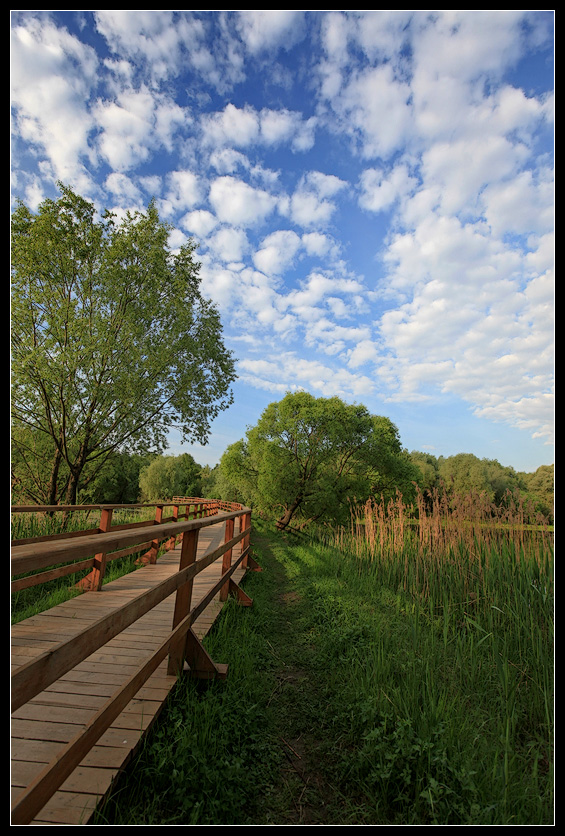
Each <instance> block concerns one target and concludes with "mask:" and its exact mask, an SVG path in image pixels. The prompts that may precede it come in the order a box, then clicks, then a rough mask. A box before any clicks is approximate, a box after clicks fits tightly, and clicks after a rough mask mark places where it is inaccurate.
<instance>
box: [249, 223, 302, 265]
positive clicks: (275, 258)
mask: <svg viewBox="0 0 565 836" xmlns="http://www.w3.org/2000/svg"><path fill="white" fill-rule="evenodd" d="M300 246H301V241H300V238H299V237H298V235H297V234H296V232H293V231H292V230H289V229H279V230H277V231H276V232H272V233H271V234H270V235H267V237H266V238H264V239H263V240H262V241H261V244H260V247H259V249H258V250H257V251H256V252H255V253H254V254H253V263H254V264H255V266H256V267H257V269H258V270H261V272H263V273H266V274H267V275H270V274H274V275H281V274H282V273H284V272H285V271H286V270H288V269H289V267H291V265H292V264H293V262H294V258H295V256H296V254H297V252H298V250H299V249H300Z"/></svg>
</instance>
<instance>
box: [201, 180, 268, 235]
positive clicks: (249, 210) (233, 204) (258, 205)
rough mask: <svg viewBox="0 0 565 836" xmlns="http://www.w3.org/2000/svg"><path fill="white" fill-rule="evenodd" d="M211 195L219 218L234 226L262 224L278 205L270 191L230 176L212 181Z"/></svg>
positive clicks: (211, 201) (211, 200)
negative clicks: (255, 187) (256, 187)
mask: <svg viewBox="0 0 565 836" xmlns="http://www.w3.org/2000/svg"><path fill="white" fill-rule="evenodd" d="M209 197H210V203H211V204H212V207H213V209H214V211H215V213H216V216H217V217H218V218H219V220H220V221H222V222H224V223H227V224H233V225H234V226H253V225H255V224H260V223H261V222H262V221H264V220H265V218H267V217H268V215H270V214H271V213H272V212H273V211H274V209H275V207H276V205H277V200H276V198H275V197H273V196H272V195H270V194H269V193H268V192H266V191H264V190H262V189H254V188H253V187H252V186H249V185H248V184H247V183H245V182H244V181H243V180H238V179H236V178H235V177H228V176H225V177H218V178H216V179H215V180H214V181H213V182H212V184H211V186H210V196H209Z"/></svg>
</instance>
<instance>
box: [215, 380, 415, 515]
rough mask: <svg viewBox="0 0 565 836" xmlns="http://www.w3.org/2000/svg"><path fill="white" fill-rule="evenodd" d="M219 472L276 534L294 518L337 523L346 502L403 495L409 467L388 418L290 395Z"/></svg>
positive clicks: (249, 434) (268, 410)
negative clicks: (399, 491)
mask: <svg viewBox="0 0 565 836" xmlns="http://www.w3.org/2000/svg"><path fill="white" fill-rule="evenodd" d="M220 472H221V473H222V475H223V478H224V479H225V480H226V482H227V483H228V484H229V485H230V486H232V488H233V489H234V490H237V491H238V492H240V494H241V497H242V499H243V500H244V501H246V502H248V503H249V504H251V505H253V506H254V507H255V508H257V509H258V510H260V511H264V512H266V513H269V514H275V515H276V518H277V527H278V528H279V529H284V528H286V527H287V526H288V525H289V524H290V522H291V521H292V520H294V519H295V518H296V519H300V521H301V523H302V524H305V523H306V522H308V521H314V520H319V519H326V520H332V521H344V520H345V519H347V517H348V515H349V508H350V503H355V502H363V501H365V500H366V499H367V498H368V497H369V496H370V495H371V494H380V493H382V492H390V491H392V490H394V489H395V488H396V487H403V488H408V487H409V485H410V481H411V479H413V478H414V475H415V468H414V467H413V466H412V465H411V463H410V461H409V459H408V456H407V454H406V453H405V452H404V451H403V450H402V448H401V446H400V441H399V438H398V431H397V428H396V427H395V426H394V424H393V423H392V422H391V421H390V420H389V419H388V418H383V417H380V416H375V415H371V414H370V413H369V412H368V411H367V409H366V408H365V407H364V406H360V405H357V404H354V405H347V404H345V403H344V402H343V401H342V400H340V399H339V398H314V397H313V396H312V395H310V394H308V393H307V392H298V393H295V394H287V395H286V397H285V398H283V400H281V401H279V402H277V403H272V404H270V405H269V406H268V407H267V408H266V410H265V411H264V412H263V414H262V416H261V418H260V419H259V421H258V423H257V424H256V426H255V427H253V428H251V429H250V430H248V432H247V436H246V439H245V440H241V441H238V442H236V443H235V444H233V445H231V446H230V447H229V448H228V449H227V450H226V452H225V453H224V456H223V457H222V460H221V462H220Z"/></svg>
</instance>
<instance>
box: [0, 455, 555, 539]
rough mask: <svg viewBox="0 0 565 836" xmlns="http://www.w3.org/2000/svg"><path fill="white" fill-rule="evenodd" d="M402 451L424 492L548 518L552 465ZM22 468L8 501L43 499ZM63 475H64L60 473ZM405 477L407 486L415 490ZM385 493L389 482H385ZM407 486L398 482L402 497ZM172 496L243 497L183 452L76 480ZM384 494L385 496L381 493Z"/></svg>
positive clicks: (114, 459) (101, 497) (145, 495)
mask: <svg viewBox="0 0 565 836" xmlns="http://www.w3.org/2000/svg"><path fill="white" fill-rule="evenodd" d="M405 455H406V456H407V458H408V459H409V460H410V462H411V463H412V464H413V465H416V474H417V478H416V484H417V485H418V488H419V489H420V490H421V491H422V492H424V493H428V494H430V495H431V494H432V493H433V491H434V490H436V489H437V490H443V489H445V490H447V491H448V492H453V493H458V494H466V493H469V492H470V491H473V492H475V493H483V494H485V495H486V496H487V497H488V499H489V500H490V501H491V502H493V503H495V504H496V505H499V504H500V503H502V502H504V501H506V500H507V498H508V496H509V495H510V496H512V497H513V498H514V499H515V500H516V499H521V500H522V501H523V502H525V503H528V504H529V505H530V507H531V508H533V509H534V510H535V511H536V512H537V513H539V514H541V515H542V516H544V517H545V518H546V519H547V520H548V522H550V523H553V501H554V466H553V465H541V466H540V467H538V469H537V470H536V471H535V472H534V473H524V472H518V471H515V470H514V469H513V468H512V467H504V466H503V465H501V464H500V463H499V462H498V461H497V460H496V459H479V458H478V457H477V456H474V455H473V454H472V453H459V454H457V455H454V456H447V457H444V456H439V457H436V456H433V455H431V454H430V453H422V452H419V451H412V452H410V453H408V452H407V451H405ZM25 473H26V471H25V469H24V468H23V467H22V468H19V467H18V461H17V459H14V460H13V461H12V504H13V505H23V504H29V503H36V504H45V502H46V498H45V496H44V494H43V492H42V489H41V485H40V484H38V483H37V482H34V483H31V482H30V481H28V479H26V478H25ZM61 478H62V479H64V475H61ZM416 484H414V482H412V483H411V486H410V487H409V488H408V491H409V492H411V491H413V492H414V493H413V496H415V492H416ZM389 492H390V494H391V496H392V495H393V493H394V486H391V488H389ZM406 492H407V486H406V484H403V485H402V493H403V495H404V498H405V500H407V501H411V499H413V496H406ZM173 496H203V497H209V498H215V499H224V500H232V501H243V502H245V501H246V497H245V496H244V495H242V494H241V492H239V491H238V489H237V486H234V485H232V484H231V483H230V482H229V480H228V479H227V478H226V476H225V474H224V472H223V469H222V464H221V462H220V464H218V465H216V466H215V467H213V468H211V467H209V466H208V465H205V466H201V465H199V464H198V463H197V462H196V461H195V460H194V458H193V457H192V456H191V455H190V454H188V453H183V454H181V455H179V456H172V455H155V454H146V455H143V454H129V453H114V454H112V455H111V456H110V457H109V458H108V459H107V461H106V462H105V464H104V466H103V467H102V468H100V469H99V470H97V471H94V470H93V471H91V472H90V473H85V474H84V478H83V479H82V482H81V484H80V486H79V492H78V497H77V504H80V505H84V504H98V503H135V502H155V501H157V500H169V499H171V498H172V497H173ZM385 498H386V497H385Z"/></svg>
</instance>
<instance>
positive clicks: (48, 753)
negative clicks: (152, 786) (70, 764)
mask: <svg viewBox="0 0 565 836" xmlns="http://www.w3.org/2000/svg"><path fill="white" fill-rule="evenodd" d="M223 538H224V524H223V523H219V524H217V525H211V526H208V527H206V528H203V529H201V530H200V535H199V538H198V557H199V558H200V557H201V556H203V555H204V554H205V553H207V552H209V551H212V550H213V549H215V548H216V547H218V546H219V545H221V543H222V542H223ZM237 554H239V546H237V547H236V548H235V549H234V557H236V556H237ZM179 557H180V546H177V547H176V548H175V549H173V550H171V551H169V552H167V553H166V554H165V555H163V556H162V557H160V558H159V560H158V561H157V563H156V564H154V565H147V566H144V567H142V568H139V569H138V570H137V571H136V572H133V573H132V574H129V575H125V576H124V577H122V578H119V579H118V580H116V581H112V582H111V583H108V584H105V585H104V586H103V588H102V591H100V592H86V593H83V594H82V595H80V596H78V597H77V598H74V599H73V600H71V601H67V602H66V603H63V604H60V605H59V606H57V607H54V608H53V609H50V610H48V611H46V612H45V613H41V614H40V615H36V616H33V617H32V618H29V619H27V620H26V621H23V622H20V623H19V624H16V625H14V626H13V627H12V666H13V667H14V668H17V667H19V666H20V665H23V664H25V663H26V662H29V661H30V659H32V658H33V657H35V656H38V655H39V654H41V653H43V652H45V651H46V650H48V649H50V648H51V647H55V646H56V645H57V644H58V643H59V642H61V641H62V640H64V639H68V638H70V637H71V636H73V635H75V634H77V633H79V632H80V631H81V630H83V629H84V628H85V627H87V626H89V625H90V624H92V623H94V622H96V621H97V620H98V619H99V618H100V617H101V616H103V615H106V614H108V613H111V612H113V611H117V610H119V609H120V608H121V607H123V606H124V604H126V603H127V602H129V601H131V600H132V599H133V598H135V597H136V596H138V595H140V594H141V593H143V592H145V591H147V590H149V589H150V588H152V587H154V586H156V585H157V584H158V583H160V582H161V581H163V580H165V579H166V578H168V577H170V575H172V574H174V573H175V572H177V571H178V567H179ZM221 568H222V558H221V557H220V558H219V559H218V560H216V561H215V562H214V563H212V564H211V565H210V566H208V567H207V568H206V569H205V570H204V571H202V572H201V573H200V574H199V575H197V577H196V578H195V579H194V586H193V592H192V604H193V606H194V605H196V604H198V602H199V601H200V600H202V598H203V597H204V595H205V593H206V592H207V591H208V590H209V589H210V587H211V586H212V585H213V584H214V583H215V582H216V581H217V580H219V578H220V576H221ZM245 571H246V570H245V569H241V568H238V569H237V570H236V572H235V573H234V575H233V578H232V579H233V580H234V581H235V582H236V583H239V581H240V580H241V578H242V577H243V575H244V574H245ZM174 604H175V595H174V594H173V595H171V596H170V597H169V598H167V599H166V600H165V601H163V602H162V603H161V604H159V605H158V606H157V607H155V608H154V609H153V610H151V611H150V612H149V613H147V614H146V615H145V616H143V617H142V618H140V619H139V620H138V621H136V622H135V624H133V625H132V626H131V627H129V628H127V629H126V630H124V631H123V632H122V633H120V634H119V635H118V636H116V638H114V639H112V640H111V641H109V642H108V643H107V644H106V645H104V646H103V647H101V648H100V649H99V650H98V651H96V652H95V653H93V654H92V655H91V656H90V657H89V658H88V659H85V660H84V661H83V662H81V663H80V664H79V665H77V666H76V667H75V668H74V669H73V670H71V671H69V672H68V673H67V674H65V675H64V676H63V677H61V679H59V680H57V681H56V682H54V683H53V684H52V685H50V686H49V687H48V688H46V690H44V691H43V692H41V693H40V694H38V695H37V696H36V697H34V698H33V699H32V700H30V701H29V702H28V703H27V704H26V705H24V706H22V707H21V708H19V709H17V710H16V711H15V712H14V713H13V714H12V740H11V784H12V802H13V801H14V800H15V799H16V798H17V797H18V796H19V795H20V793H21V792H22V790H23V789H24V788H26V787H27V786H29V784H30V783H31V782H32V781H33V780H34V779H35V778H36V776H37V775H38V774H39V773H40V772H41V771H42V770H43V769H44V767H45V765H46V764H47V763H50V762H51V761H52V760H53V759H54V758H56V757H57V754H58V752H59V751H60V749H61V748H62V747H63V746H65V745H66V744H67V743H68V742H69V741H70V740H71V739H72V738H73V737H74V736H75V735H76V733H77V732H78V731H80V730H81V729H82V728H83V727H84V725H85V724H86V723H88V722H89V721H90V719H91V717H92V716H93V715H94V714H95V713H96V712H97V711H98V710H99V709H100V708H101V707H102V705H103V704H104V703H105V702H106V700H107V699H108V698H109V697H111V696H112V694H113V693H114V692H115V691H117V690H118V689H119V688H120V686H121V685H122V684H123V683H124V682H125V680H126V679H127V678H128V677H129V676H131V675H132V674H133V673H134V672H135V670H136V669H137V668H138V667H139V665H141V664H142V663H143V661H144V660H145V658H146V657H148V656H149V655H150V654H151V653H152V652H154V651H155V650H157V648H158V647H159V646H160V644H161V642H162V641H163V640H164V639H165V638H166V637H167V636H168V635H169V634H170V632H171V628H172V623H173V611H174ZM221 609H222V603H221V602H220V600H219V597H218V596H217V597H216V598H215V599H214V600H213V601H212V602H211V603H210V604H209V606H208V607H207V608H206V610H205V611H204V612H203V613H202V614H201V615H200V616H199V617H198V619H197V620H196V621H195V623H194V625H193V630H194V632H195V633H196V635H197V636H198V637H199V638H202V637H203V636H205V635H206V633H207V632H208V631H209V630H210V628H211V626H212V624H213V623H214V620H215V619H216V618H217V616H218V614H219V613H220V611H221ZM217 661H218V662H222V661H224V660H217ZM176 681H177V680H176V677H175V676H170V675H167V661H166V660H165V661H164V662H163V663H162V664H161V665H160V666H159V668H158V669H157V670H156V672H155V673H154V674H153V675H152V676H151V678H150V679H149V680H148V681H147V683H146V684H145V685H144V686H142V688H141V689H140V690H139V691H138V693H137V694H136V696H135V698H134V699H133V700H132V701H131V702H130V703H129V705H128V706H127V708H126V709H125V710H124V711H123V712H122V714H120V716H119V717H118V718H117V719H116V720H115V721H114V723H113V724H112V726H111V727H110V728H109V729H108V730H107V731H106V732H105V733H104V734H103V736H102V737H101V738H100V739H99V741H98V742H97V744H96V745H95V746H94V747H93V748H92V749H91V751H90V752H89V754H88V755H87V756H86V757H85V758H84V760H83V762H82V763H81V764H80V766H79V767H77V768H76V769H75V771H74V772H73V773H72V774H71V775H70V777H69V778H67V780H66V781H65V782H64V783H63V784H62V786H61V788H60V789H59V791H57V792H56V793H55V795H54V796H53V797H52V798H51V800H50V801H49V802H48V803H47V804H46V805H45V807H44V808H43V809H42V810H41V811H40V813H38V815H37V816H36V818H35V819H34V820H33V821H32V822H31V824H45V825H53V824H61V825H65V824H87V823H88V822H89V820H90V819H91V817H92V815H93V812H94V810H95V808H96V807H97V805H98V804H99V802H100V801H101V800H102V799H103V798H104V796H105V795H106V794H107V793H108V791H109V789H110V787H111V786H112V783H113V782H114V780H115V778H116V776H117V775H118V773H119V772H120V770H121V769H123V767H124V766H125V765H126V764H127V763H128V761H129V760H130V759H131V757H132V756H133V754H134V753H135V751H136V750H137V748H138V746H139V744H140V742H141V741H142V738H143V735H144V734H145V733H146V732H147V730H148V729H149V728H150V727H151V726H152V724H153V723H154V721H155V719H156V718H157V717H158V715H159V713H160V711H161V709H162V708H163V706H164V704H165V701H166V699H167V697H168V695H169V693H170V691H171V690H172V688H173V687H174V685H175V683H176Z"/></svg>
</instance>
